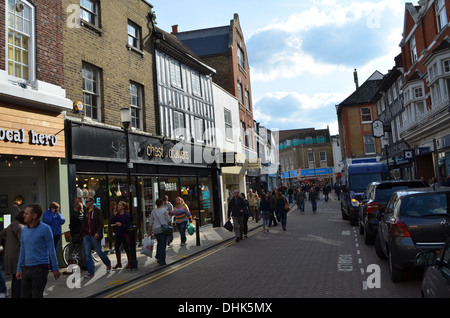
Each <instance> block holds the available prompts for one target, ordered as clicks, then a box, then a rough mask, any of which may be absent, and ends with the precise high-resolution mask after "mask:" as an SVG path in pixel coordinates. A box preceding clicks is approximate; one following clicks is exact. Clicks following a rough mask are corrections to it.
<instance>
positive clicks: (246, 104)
mask: <svg viewBox="0 0 450 318" xmlns="http://www.w3.org/2000/svg"><path fill="white" fill-rule="evenodd" d="M245 106H247V109H248V110H251V109H250V97H249V94H248V90H245Z"/></svg>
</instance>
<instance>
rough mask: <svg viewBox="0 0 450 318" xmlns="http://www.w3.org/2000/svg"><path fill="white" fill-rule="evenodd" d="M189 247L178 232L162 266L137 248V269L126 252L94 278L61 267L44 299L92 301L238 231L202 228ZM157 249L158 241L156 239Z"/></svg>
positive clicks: (100, 265)
mask: <svg viewBox="0 0 450 318" xmlns="http://www.w3.org/2000/svg"><path fill="white" fill-rule="evenodd" d="M294 209H296V205H295V204H292V205H291V211H292V210H294ZM261 226H262V222H261V221H259V222H255V221H254V220H251V219H250V220H249V221H248V231H249V232H251V231H253V230H255V229H257V228H259V227H261ZM186 237H187V242H186V243H187V244H186V245H184V246H180V235H179V233H177V232H176V233H174V238H173V242H172V243H171V244H170V246H169V247H167V249H166V263H167V265H165V266H161V265H159V264H158V263H157V262H156V259H155V258H154V255H155V250H154V251H153V257H152V258H150V257H148V256H145V255H143V254H141V253H140V250H141V246H138V247H137V248H136V257H137V261H138V264H137V267H138V268H137V269H134V270H130V269H126V268H125V267H126V264H127V259H126V255H125V253H122V266H123V267H122V268H120V269H117V270H111V271H110V272H107V270H106V266H105V265H104V264H103V262H102V261H99V262H96V263H95V275H94V277H92V278H84V276H85V275H86V274H87V271H84V270H83V271H81V273H80V272H75V273H74V274H69V273H65V272H66V270H67V269H66V268H61V269H60V270H61V272H62V273H63V275H61V277H60V278H59V279H57V280H55V279H54V277H53V274H52V273H51V272H49V276H48V281H47V285H46V288H45V291H44V298H91V297H96V296H99V295H100V294H103V293H106V292H108V291H112V290H113V289H114V288H117V287H118V286H120V285H124V284H126V283H130V282H132V281H135V280H138V279H140V278H142V277H144V276H148V275H151V274H152V273H154V272H158V271H160V270H161V269H163V268H166V267H168V266H171V265H174V264H176V263H178V262H180V261H183V260H185V259H187V258H189V257H192V256H194V255H196V254H199V253H201V252H204V251H206V250H208V249H210V248H212V247H214V246H217V245H220V244H223V243H224V242H226V241H229V240H233V239H234V238H235V235H234V231H232V232H230V231H228V230H226V229H225V228H224V227H213V226H212V225H210V224H208V225H203V226H201V227H200V231H199V240H200V244H199V245H197V234H196V233H194V234H193V235H189V234H188V233H186ZM154 243H155V249H156V240H154ZM108 257H109V258H110V260H111V265H112V267H114V265H115V264H116V263H117V260H116V256H115V254H108ZM5 280H6V285H7V288H8V290H9V289H10V281H11V277H10V276H8V275H5Z"/></svg>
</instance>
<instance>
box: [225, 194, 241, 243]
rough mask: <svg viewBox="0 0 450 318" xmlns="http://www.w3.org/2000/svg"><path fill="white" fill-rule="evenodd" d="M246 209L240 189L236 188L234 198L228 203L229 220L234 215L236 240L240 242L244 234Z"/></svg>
mask: <svg viewBox="0 0 450 318" xmlns="http://www.w3.org/2000/svg"><path fill="white" fill-rule="evenodd" d="M244 211H245V201H244V199H243V198H242V197H240V196H239V191H238V190H234V192H233V198H232V199H231V200H230V202H229V203H228V221H229V220H230V219H231V217H233V225H234V233H235V234H236V242H239V241H240V240H241V239H242V236H243V235H244Z"/></svg>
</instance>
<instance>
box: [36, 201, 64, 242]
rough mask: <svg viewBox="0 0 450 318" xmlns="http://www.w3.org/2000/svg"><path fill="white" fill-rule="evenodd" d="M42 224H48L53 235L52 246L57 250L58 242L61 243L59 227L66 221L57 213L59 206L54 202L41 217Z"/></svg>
mask: <svg viewBox="0 0 450 318" xmlns="http://www.w3.org/2000/svg"><path fill="white" fill-rule="evenodd" d="M42 222H44V223H45V224H48V225H49V226H50V228H51V229H52V233H53V245H54V246H55V250H57V249H58V245H59V242H60V241H61V234H62V230H61V225H63V224H64V223H66V220H65V219H64V218H63V217H62V215H61V213H60V212H59V204H58V203H56V202H52V203H50V205H49V207H48V210H47V211H45V212H44V215H43V216H42Z"/></svg>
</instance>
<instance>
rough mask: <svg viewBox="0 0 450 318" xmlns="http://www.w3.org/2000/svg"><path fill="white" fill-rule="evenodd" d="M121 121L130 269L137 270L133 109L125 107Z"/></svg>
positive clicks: (122, 110) (121, 110)
mask: <svg viewBox="0 0 450 318" xmlns="http://www.w3.org/2000/svg"><path fill="white" fill-rule="evenodd" d="M120 119H121V121H122V125H123V130H124V131H125V148H126V157H127V187H128V206H129V207H130V211H129V212H130V228H129V232H130V268H131V269H137V259H136V234H135V229H136V227H135V226H134V223H133V201H132V200H133V196H132V194H131V169H133V163H131V162H130V143H129V133H130V125H131V108H129V107H124V108H121V109H120Z"/></svg>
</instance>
